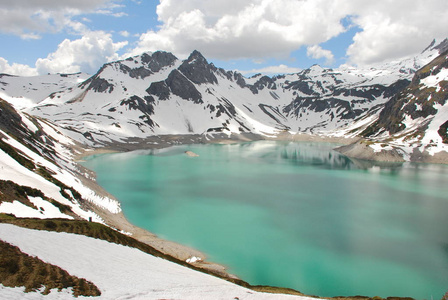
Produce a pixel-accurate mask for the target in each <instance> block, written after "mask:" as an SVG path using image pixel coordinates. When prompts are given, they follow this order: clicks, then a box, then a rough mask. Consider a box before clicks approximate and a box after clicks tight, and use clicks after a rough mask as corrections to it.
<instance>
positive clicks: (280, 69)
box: [238, 64, 302, 75]
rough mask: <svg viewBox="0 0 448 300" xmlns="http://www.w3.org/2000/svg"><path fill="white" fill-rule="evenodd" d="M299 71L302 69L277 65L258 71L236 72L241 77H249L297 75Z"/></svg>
mask: <svg viewBox="0 0 448 300" xmlns="http://www.w3.org/2000/svg"><path fill="white" fill-rule="evenodd" d="M300 71H302V69H300V68H292V67H288V66H287V65H283V64H282V65H278V66H269V67H264V68H260V69H252V70H247V71H240V70H238V72H240V73H241V74H243V75H250V74H258V73H261V74H268V75H271V74H292V73H299V72H300Z"/></svg>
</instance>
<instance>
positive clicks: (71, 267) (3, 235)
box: [0, 224, 311, 300]
mask: <svg viewBox="0 0 448 300" xmlns="http://www.w3.org/2000/svg"><path fill="white" fill-rule="evenodd" d="M0 239H2V240H4V241H6V242H8V243H10V244H13V245H15V246H18V247H19V248H20V249H21V250H22V251H23V252H25V253H27V254H29V255H33V256H37V257H38V258H39V259H41V260H43V261H45V262H48V263H51V264H54V265H57V266H59V267H61V268H62V269H64V270H66V271H67V272H68V273H70V274H71V275H74V276H77V277H81V278H85V279H87V280H89V281H91V282H93V283H94V284H95V285H96V286H97V287H98V288H99V289H100V290H101V293H102V295H101V296H100V297H97V298H91V297H89V298H86V299H236V298H238V299H311V298H306V297H299V296H291V295H274V294H265V293H258V292H255V291H252V290H249V289H246V288H243V287H241V286H238V285H235V284H232V283H230V282H227V281H224V280H221V279H219V278H216V277H213V276H210V275H207V274H204V273H201V272H197V271H194V270H191V269H188V268H185V267H183V266H180V265H177V264H175V263H172V262H169V261H166V260H163V259H161V258H157V257H154V256H151V255H148V254H146V253H144V252H141V251H140V250H137V249H135V248H130V247H125V246H121V245H117V244H112V243H109V242H106V241H103V240H97V239H93V238H89V237H86V236H82V235H76V234H68V233H56V232H48V231H39V230H30V229H25V228H21V227H17V226H14V225H10V224H0ZM22 290H23V289H21V288H5V287H2V286H1V285H0V298H1V299H50V300H53V299H67V291H65V292H63V293H56V292H55V291H53V292H52V293H51V294H50V295H49V296H44V295H41V294H38V293H29V294H23V293H21V292H20V291H22ZM78 299H84V297H78Z"/></svg>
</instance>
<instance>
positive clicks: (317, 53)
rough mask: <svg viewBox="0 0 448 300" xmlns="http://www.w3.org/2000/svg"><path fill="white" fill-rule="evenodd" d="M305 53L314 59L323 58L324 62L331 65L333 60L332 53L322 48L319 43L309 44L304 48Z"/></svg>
mask: <svg viewBox="0 0 448 300" xmlns="http://www.w3.org/2000/svg"><path fill="white" fill-rule="evenodd" d="M306 55H307V56H308V57H311V58H314V59H320V58H325V59H326V62H325V64H327V65H331V64H332V63H333V62H334V55H333V53H332V52H331V51H330V50H325V49H322V47H321V46H319V45H313V46H309V47H308V48H307V49H306Z"/></svg>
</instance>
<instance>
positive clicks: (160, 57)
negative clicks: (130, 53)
mask: <svg viewBox="0 0 448 300" xmlns="http://www.w3.org/2000/svg"><path fill="white" fill-rule="evenodd" d="M141 59H142V62H143V63H144V64H146V65H147V68H148V69H149V70H151V71H152V72H154V73H157V72H159V71H160V70H161V69H162V68H164V67H168V66H172V65H173V64H174V63H175V62H176V60H177V57H176V56H174V55H173V54H172V53H169V52H164V51H157V52H154V53H153V54H152V55H149V54H147V53H144V54H143V55H142V57H141Z"/></svg>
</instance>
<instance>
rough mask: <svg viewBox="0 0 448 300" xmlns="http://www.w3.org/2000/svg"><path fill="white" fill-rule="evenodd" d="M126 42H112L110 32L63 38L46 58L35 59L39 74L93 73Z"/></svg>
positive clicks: (115, 58)
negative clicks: (74, 38)
mask: <svg viewBox="0 0 448 300" xmlns="http://www.w3.org/2000/svg"><path fill="white" fill-rule="evenodd" d="M126 45H127V42H120V43H114V42H113V40H112V37H111V35H110V34H107V33H105V32H102V31H94V32H88V33H86V34H85V35H84V36H83V37H81V38H80V39H77V40H73V41H71V40H68V39H66V40H64V41H63V42H62V43H60V44H59V46H58V49H57V50H56V51H55V52H53V53H51V54H49V55H48V56H47V58H39V59H38V60H37V61H36V69H37V72H38V73H39V74H46V73H75V72H80V71H81V72H86V73H90V74H93V73H95V72H96V71H97V70H98V68H99V67H100V66H101V65H102V64H104V63H106V62H108V61H112V60H117V59H118V58H119V57H118V55H117V51H118V50H119V49H121V48H122V47H124V46H126Z"/></svg>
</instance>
